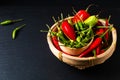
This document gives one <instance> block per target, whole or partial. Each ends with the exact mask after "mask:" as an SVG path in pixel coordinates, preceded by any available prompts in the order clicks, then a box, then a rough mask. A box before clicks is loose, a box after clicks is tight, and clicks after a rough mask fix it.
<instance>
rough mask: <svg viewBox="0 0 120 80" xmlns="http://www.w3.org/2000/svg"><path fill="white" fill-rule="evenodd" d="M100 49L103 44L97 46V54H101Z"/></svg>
mask: <svg viewBox="0 0 120 80" xmlns="http://www.w3.org/2000/svg"><path fill="white" fill-rule="evenodd" d="M100 50H101V44H100V45H99V46H98V47H97V48H96V55H99V54H100Z"/></svg>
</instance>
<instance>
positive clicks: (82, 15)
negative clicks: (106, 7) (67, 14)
mask: <svg viewBox="0 0 120 80" xmlns="http://www.w3.org/2000/svg"><path fill="white" fill-rule="evenodd" d="M93 5H94V4H90V5H89V6H88V7H87V8H86V10H83V9H81V10H79V11H78V12H77V13H76V14H75V15H74V17H73V19H72V21H73V22H74V23H75V22H78V21H80V22H83V21H84V20H85V19H87V18H88V17H89V16H90V14H89V13H88V12H87V11H88V9H89V8H90V7H91V6H93Z"/></svg>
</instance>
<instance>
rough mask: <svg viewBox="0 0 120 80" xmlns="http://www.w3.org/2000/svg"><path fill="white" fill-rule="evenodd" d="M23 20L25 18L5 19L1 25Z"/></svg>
mask: <svg viewBox="0 0 120 80" xmlns="http://www.w3.org/2000/svg"><path fill="white" fill-rule="evenodd" d="M22 20H23V19H17V20H5V21H2V22H0V25H9V24H12V23H15V22H19V21H22Z"/></svg>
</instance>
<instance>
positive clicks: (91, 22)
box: [84, 15, 98, 27]
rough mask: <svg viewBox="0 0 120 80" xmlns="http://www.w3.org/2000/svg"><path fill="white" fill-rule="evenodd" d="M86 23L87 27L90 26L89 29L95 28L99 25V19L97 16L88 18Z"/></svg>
mask: <svg viewBox="0 0 120 80" xmlns="http://www.w3.org/2000/svg"><path fill="white" fill-rule="evenodd" d="M84 23H85V24H86V25H88V26H89V27H93V26H95V25H96V24H97V23H98V18H97V16H96V15H92V16H90V17H88V18H87V19H86V20H85V21H84Z"/></svg>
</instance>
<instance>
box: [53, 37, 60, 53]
mask: <svg viewBox="0 0 120 80" xmlns="http://www.w3.org/2000/svg"><path fill="white" fill-rule="evenodd" d="M51 39H52V42H53V45H54V46H55V47H56V48H57V49H58V50H60V51H61V48H60V46H59V44H58V39H57V36H55V35H54V36H52V38H51Z"/></svg>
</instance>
